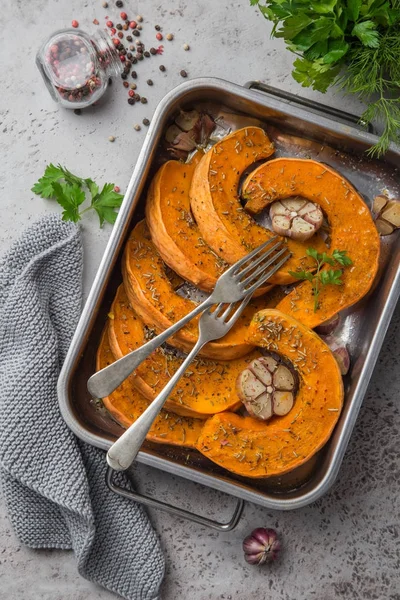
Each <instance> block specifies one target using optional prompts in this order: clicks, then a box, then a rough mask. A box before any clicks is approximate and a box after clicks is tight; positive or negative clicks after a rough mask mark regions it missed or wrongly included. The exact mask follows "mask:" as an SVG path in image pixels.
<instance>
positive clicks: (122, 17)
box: [119, 12, 128, 21]
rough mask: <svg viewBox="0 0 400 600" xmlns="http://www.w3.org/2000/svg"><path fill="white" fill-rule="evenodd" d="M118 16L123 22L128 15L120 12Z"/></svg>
mask: <svg viewBox="0 0 400 600" xmlns="http://www.w3.org/2000/svg"><path fill="white" fill-rule="evenodd" d="M119 16H120V17H121V19H122V20H123V21H125V20H126V19H127V18H128V15H127V14H126V12H122V13H121V14H120V15H119Z"/></svg>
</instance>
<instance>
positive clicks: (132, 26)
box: [129, 21, 137, 29]
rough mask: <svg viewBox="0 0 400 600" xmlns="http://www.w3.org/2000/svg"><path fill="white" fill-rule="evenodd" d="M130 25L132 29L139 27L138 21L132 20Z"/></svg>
mask: <svg viewBox="0 0 400 600" xmlns="http://www.w3.org/2000/svg"><path fill="white" fill-rule="evenodd" d="M129 27H130V28H131V29H136V27H137V23H136V21H130V23H129Z"/></svg>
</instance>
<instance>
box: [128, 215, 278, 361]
mask: <svg viewBox="0 0 400 600" xmlns="http://www.w3.org/2000/svg"><path fill="white" fill-rule="evenodd" d="M123 278H124V284H125V289H126V293H127V294H128V298H129V300H130V302H131V304H132V305H133V306H134V307H135V311H136V312H137V313H138V314H139V316H140V317H141V318H142V319H143V321H144V322H145V324H146V325H147V326H148V327H150V328H154V329H155V330H156V331H157V333H160V332H161V331H164V330H165V329H167V328H168V327H170V326H171V325H172V324H173V323H175V322H176V321H179V319H181V318H182V317H183V316H185V315H187V314H188V313H189V312H190V311H192V310H193V308H194V307H195V303H194V302H192V301H191V300H188V299H186V298H182V297H181V296H179V295H178V294H177V293H176V292H175V290H174V289H173V287H172V285H171V282H170V280H169V278H168V276H167V274H166V271H165V265H164V263H163V261H162V259H161V257H160V255H159V254H158V252H157V250H156V248H155V246H154V244H153V243H152V241H151V239H150V234H149V231H148V229H147V226H146V223H145V221H141V222H140V223H138V224H137V225H136V227H135V228H134V230H133V232H132V233H131V236H130V238H129V240H128V242H127V244H126V247H125V254H124V258H123ZM267 302H268V298H266V299H263V298H259V299H256V300H253V301H252V302H251V303H250V304H249V306H248V307H247V308H246V310H245V311H244V313H243V314H242V315H241V317H240V318H239V320H238V322H237V323H236V324H235V326H234V327H233V328H232V329H231V330H230V331H229V333H228V334H227V335H226V336H224V337H223V338H222V339H220V340H217V341H215V342H211V343H209V344H207V345H206V346H205V347H204V348H203V349H202V351H201V353H200V354H201V355H202V356H205V357H208V358H215V359H222V360H232V359H234V358H239V357H241V356H244V355H245V354H247V353H248V352H250V350H251V349H252V346H251V344H249V343H247V342H245V341H244V338H245V335H246V332H247V327H248V325H249V324H250V321H251V319H252V317H253V315H254V313H255V312H256V311H257V310H260V309H261V308H264V307H265V306H266V305H267ZM198 321H199V317H196V318H194V319H192V321H190V323H188V324H187V325H186V326H185V327H183V328H182V329H181V330H180V331H179V332H178V333H177V334H175V335H174V336H173V337H171V338H170V340H169V343H170V344H171V345H173V346H175V347H176V348H179V349H180V350H183V351H184V352H188V351H190V350H191V349H192V347H193V346H194V344H195V343H196V341H197V337H198Z"/></svg>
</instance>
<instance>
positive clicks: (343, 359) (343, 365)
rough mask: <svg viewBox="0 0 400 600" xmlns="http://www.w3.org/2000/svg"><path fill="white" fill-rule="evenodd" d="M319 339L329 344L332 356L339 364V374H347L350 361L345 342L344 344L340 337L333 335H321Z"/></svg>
mask: <svg viewBox="0 0 400 600" xmlns="http://www.w3.org/2000/svg"><path fill="white" fill-rule="evenodd" d="M321 339H323V340H324V342H325V344H327V346H329V348H330V350H331V352H332V354H333V356H334V357H335V359H336V362H337V363H338V365H339V368H340V372H341V374H342V375H347V373H348V372H349V369H350V364H351V363H350V354H349V351H348V350H347V346H346V344H344V343H343V342H342V341H341V340H340V339H338V338H335V337H334V336H333V335H327V336H323V335H321Z"/></svg>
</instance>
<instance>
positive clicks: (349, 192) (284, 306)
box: [243, 158, 380, 328]
mask: <svg viewBox="0 0 400 600" xmlns="http://www.w3.org/2000/svg"><path fill="white" fill-rule="evenodd" d="M262 190H267V192H268V193H267V194H265V193H264V192H262ZM289 194H290V195H293V194H295V195H298V196H301V197H303V198H306V199H307V200H309V201H310V202H314V203H316V204H319V205H320V207H321V208H322V210H323V211H324V213H325V215H326V217H327V218H328V221H329V225H330V228H331V235H330V237H331V244H330V246H331V248H332V249H333V250H334V249H340V250H346V251H347V253H348V255H349V256H350V257H351V259H352V261H353V265H352V266H351V267H349V268H346V269H345V270H344V272H343V276H342V280H343V285H340V286H339V285H338V286H324V288H323V289H321V293H320V296H319V308H318V310H317V311H316V312H314V309H313V305H314V300H313V295H312V289H311V288H312V286H311V283H310V282H309V281H304V282H302V283H301V284H299V285H298V286H297V287H296V289H295V290H293V291H292V292H291V293H290V294H288V295H287V296H286V298H285V299H284V300H282V302H280V304H279V305H278V307H277V308H279V310H281V311H282V312H285V313H287V314H289V315H293V316H294V317H295V318H296V319H298V320H299V321H301V322H302V323H304V324H305V325H307V326H308V327H312V328H313V327H316V326H318V325H320V324H321V323H323V322H324V321H327V320H328V319H330V318H331V317H333V315H335V314H336V313H337V312H339V311H340V310H343V309H344V308H347V307H349V306H351V305H352V304H355V303H356V302H358V301H359V300H361V298H362V297H363V296H365V294H366V293H367V292H368V291H369V289H370V288H371V286H372V283H373V281H374V278H375V276H376V274H377V270H378V262H379V253H380V239H379V235H378V232H377V230H376V227H375V224H374V222H373V219H372V216H371V213H370V211H369V209H368V207H367V206H366V204H365V202H364V201H363V199H362V198H361V196H360V195H359V194H358V193H357V192H356V190H355V189H354V188H353V186H352V185H351V184H350V183H349V182H348V181H346V180H345V179H344V178H343V177H342V176H341V175H340V174H339V173H337V172H336V171H334V170H333V169H331V168H330V167H328V166H326V165H324V164H322V163H318V162H316V161H313V160H307V159H300V158H278V159H275V160H271V161H269V162H268V163H265V164H263V165H261V166H260V167H258V169H256V170H255V171H254V172H253V173H252V174H251V175H250V176H249V177H248V178H247V180H246V181H245V183H244V186H243V195H244V197H245V198H246V199H247V203H246V209H247V210H249V211H250V212H254V213H258V212H260V211H261V210H263V209H264V208H266V207H267V206H268V205H269V204H270V203H271V202H273V201H275V200H280V199H282V198H286V197H287V196H288V195H289ZM310 245H311V244H310ZM288 248H289V249H290V250H292V251H294V249H293V247H292V240H288ZM303 248H304V250H305V249H306V247H305V245H304V244H303ZM298 258H300V256H298ZM299 267H300V268H301V269H302V268H303V267H302V266H300V264H298V265H297V268H299ZM285 268H286V265H285ZM327 268H330V267H329V266H328V267H327ZM291 270H294V271H295V270H296V269H291Z"/></svg>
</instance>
